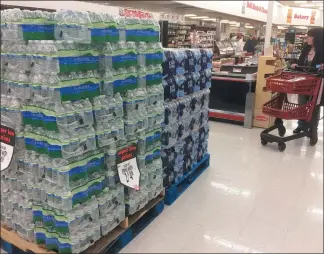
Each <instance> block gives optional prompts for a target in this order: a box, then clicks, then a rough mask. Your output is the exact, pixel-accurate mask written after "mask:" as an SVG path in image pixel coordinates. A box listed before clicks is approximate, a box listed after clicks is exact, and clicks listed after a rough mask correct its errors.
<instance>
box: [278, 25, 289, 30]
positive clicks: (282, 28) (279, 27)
mask: <svg viewBox="0 0 324 254" xmlns="http://www.w3.org/2000/svg"><path fill="white" fill-rule="evenodd" d="M287 28H288V27H286V26H278V29H279V30H284V29H287Z"/></svg>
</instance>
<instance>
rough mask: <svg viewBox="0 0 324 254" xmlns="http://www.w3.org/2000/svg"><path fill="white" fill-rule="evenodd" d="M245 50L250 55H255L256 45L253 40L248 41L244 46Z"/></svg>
mask: <svg viewBox="0 0 324 254" xmlns="http://www.w3.org/2000/svg"><path fill="white" fill-rule="evenodd" d="M243 50H246V52H248V53H252V54H254V51H255V43H254V41H252V40H251V39H248V40H247V42H246V43H245V45H244V48H243Z"/></svg>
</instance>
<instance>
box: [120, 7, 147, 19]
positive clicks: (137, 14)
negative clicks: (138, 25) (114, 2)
mask: <svg viewBox="0 0 324 254" xmlns="http://www.w3.org/2000/svg"><path fill="white" fill-rule="evenodd" d="M119 15H120V16H122V17H127V18H140V19H152V18H153V15H152V13H150V12H147V11H141V10H136V9H129V8H123V7H120V8H119Z"/></svg>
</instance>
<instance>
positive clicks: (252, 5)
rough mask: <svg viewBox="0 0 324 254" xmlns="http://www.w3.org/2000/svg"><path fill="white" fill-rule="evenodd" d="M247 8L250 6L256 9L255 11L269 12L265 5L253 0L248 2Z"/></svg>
mask: <svg viewBox="0 0 324 254" xmlns="http://www.w3.org/2000/svg"><path fill="white" fill-rule="evenodd" d="M246 8H249V9H252V10H255V11H258V12H262V13H265V14H267V13H268V10H267V9H266V8H265V7H263V6H261V5H259V4H257V3H253V2H251V1H247V2H246Z"/></svg>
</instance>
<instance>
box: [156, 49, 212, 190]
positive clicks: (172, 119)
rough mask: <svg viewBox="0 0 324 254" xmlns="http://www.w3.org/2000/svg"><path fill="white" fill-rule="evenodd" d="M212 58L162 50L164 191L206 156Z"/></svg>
mask: <svg viewBox="0 0 324 254" xmlns="http://www.w3.org/2000/svg"><path fill="white" fill-rule="evenodd" d="M212 56H213V52H212V50H209V49H164V59H163V64H162V66H163V87H164V99H165V103H164V106H165V111H164V114H165V118H164V123H163V126H162V154H161V155H162V164H163V165H162V166H163V169H164V186H165V187H169V186H171V185H172V184H177V183H178V182H179V181H181V180H182V179H183V177H184V176H185V175H186V174H187V173H188V172H190V171H191V169H192V168H193V166H194V165H195V164H197V162H200V161H201V160H202V159H203V158H204V157H205V155H206V154H207V151H208V149H207V147H208V135H209V125H208V105H209V94H210V91H209V88H210V86H211V67H212Z"/></svg>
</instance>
